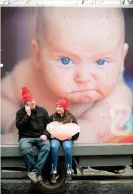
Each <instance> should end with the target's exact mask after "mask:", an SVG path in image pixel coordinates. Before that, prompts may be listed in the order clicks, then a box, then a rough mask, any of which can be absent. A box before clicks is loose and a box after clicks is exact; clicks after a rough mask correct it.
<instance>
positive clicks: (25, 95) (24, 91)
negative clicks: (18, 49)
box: [22, 87, 34, 102]
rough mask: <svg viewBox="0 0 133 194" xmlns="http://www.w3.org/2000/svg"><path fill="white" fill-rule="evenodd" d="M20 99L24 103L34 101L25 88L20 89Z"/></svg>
mask: <svg viewBox="0 0 133 194" xmlns="http://www.w3.org/2000/svg"><path fill="white" fill-rule="evenodd" d="M22 98H23V101H24V102H28V101H29V100H32V99H34V98H33V96H32V94H31V92H30V91H29V90H28V88H27V87H22Z"/></svg>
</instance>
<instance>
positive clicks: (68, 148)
mask: <svg viewBox="0 0 133 194" xmlns="http://www.w3.org/2000/svg"><path fill="white" fill-rule="evenodd" d="M60 145H62V147H63V150H64V155H65V160H66V163H67V169H72V145H73V141H72V140H65V141H63V142H61V141H59V140H58V139H53V140H51V154H52V170H54V171H57V163H58V151H59V147H60Z"/></svg>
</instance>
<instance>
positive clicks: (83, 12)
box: [39, 7, 125, 37]
mask: <svg viewBox="0 0 133 194" xmlns="http://www.w3.org/2000/svg"><path fill="white" fill-rule="evenodd" d="M40 13H41V14H40V16H39V17H40V18H39V20H40V21H42V19H43V23H42V22H41V23H40V25H41V26H43V29H44V28H45V30H46V31H47V29H48V30H50V32H51V31H53V30H54V31H56V28H58V29H61V30H60V32H59V33H61V31H62V32H63V29H66V28H71V29H73V32H74V28H75V26H76V28H75V29H76V30H79V28H83V29H84V30H86V31H89V30H92V28H93V27H95V29H96V26H98V28H104V29H105V28H106V29H110V30H111V31H113V35H115V34H117V36H123V37H124V34H125V27H124V17H123V13H122V10H121V9H120V8H90V7H87V8H86V7H71V8H68V7H47V8H43V9H41V12H40ZM97 30H101V29H97ZM46 31H45V32H46ZM106 31H107V30H106ZM108 32H109V30H108ZM108 32H107V33H108ZM104 33H105V32H104ZM94 36H96V34H94Z"/></svg>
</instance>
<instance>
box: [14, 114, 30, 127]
mask: <svg viewBox="0 0 133 194" xmlns="http://www.w3.org/2000/svg"><path fill="white" fill-rule="evenodd" d="M29 121H30V116H29V115H28V114H27V113H25V115H24V116H23V114H22V113H21V112H20V111H18V112H17V113H16V127H17V129H20V128H21V127H24V126H25V125H27V123H28V122H29Z"/></svg>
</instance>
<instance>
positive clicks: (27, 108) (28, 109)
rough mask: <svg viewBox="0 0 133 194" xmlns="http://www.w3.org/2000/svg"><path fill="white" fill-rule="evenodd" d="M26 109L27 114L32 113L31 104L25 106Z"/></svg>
mask: <svg viewBox="0 0 133 194" xmlns="http://www.w3.org/2000/svg"><path fill="white" fill-rule="evenodd" d="M25 111H26V113H27V115H29V116H30V115H31V109H30V107H29V106H27V105H26V106H25Z"/></svg>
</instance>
